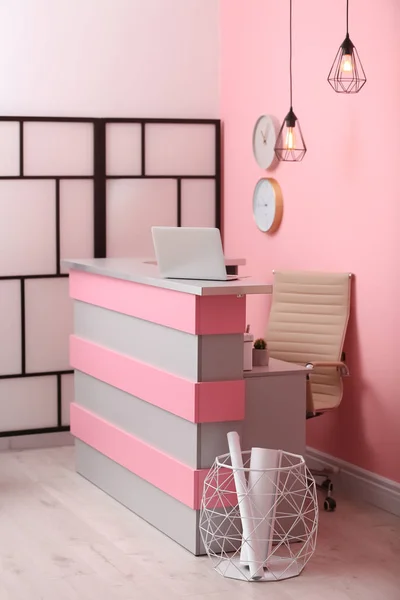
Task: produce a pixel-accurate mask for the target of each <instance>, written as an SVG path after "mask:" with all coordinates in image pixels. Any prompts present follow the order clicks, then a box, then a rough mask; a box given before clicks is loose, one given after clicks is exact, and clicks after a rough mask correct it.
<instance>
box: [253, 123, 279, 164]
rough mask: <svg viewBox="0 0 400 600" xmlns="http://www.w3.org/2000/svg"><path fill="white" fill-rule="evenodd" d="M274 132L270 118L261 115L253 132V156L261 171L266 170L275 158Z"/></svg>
mask: <svg viewBox="0 0 400 600" xmlns="http://www.w3.org/2000/svg"><path fill="white" fill-rule="evenodd" d="M275 143H276V131H275V126H274V122H273V120H272V117H270V116H269V115H261V117H259V119H258V120H257V123H256V124H255V126H254V130H253V154H254V158H255V159H256V161H257V164H258V166H259V167H261V168H262V169H268V167H269V166H270V165H271V163H272V161H273V160H274V156H275V151H274V149H275Z"/></svg>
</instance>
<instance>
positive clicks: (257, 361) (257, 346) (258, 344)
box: [253, 338, 269, 367]
mask: <svg viewBox="0 0 400 600" xmlns="http://www.w3.org/2000/svg"><path fill="white" fill-rule="evenodd" d="M268 363H269V355H268V347H267V342H266V341H265V340H264V339H262V338H258V339H257V340H256V341H255V342H254V348H253V365H254V366H255V367H267V366H268Z"/></svg>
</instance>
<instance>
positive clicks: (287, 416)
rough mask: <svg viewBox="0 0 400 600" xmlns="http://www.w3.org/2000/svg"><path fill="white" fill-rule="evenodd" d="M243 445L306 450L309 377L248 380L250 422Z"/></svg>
mask: <svg viewBox="0 0 400 600" xmlns="http://www.w3.org/2000/svg"><path fill="white" fill-rule="evenodd" d="M242 446H243V449H244V450H250V449H251V448H252V447H261V448H275V449H281V450H286V451H287V452H293V453H295V454H301V455H303V456H304V454H305V450H306V375H305V373H304V372H301V371H300V372H299V373H293V374H291V375H287V376H286V377H281V376H279V377H251V378H249V379H246V419H245V421H244V430H243V440H242Z"/></svg>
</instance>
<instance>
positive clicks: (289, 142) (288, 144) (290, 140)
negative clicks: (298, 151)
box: [285, 127, 296, 150]
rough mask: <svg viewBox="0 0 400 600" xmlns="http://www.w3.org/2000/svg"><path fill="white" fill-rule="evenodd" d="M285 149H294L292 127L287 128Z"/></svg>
mask: <svg viewBox="0 0 400 600" xmlns="http://www.w3.org/2000/svg"><path fill="white" fill-rule="evenodd" d="M285 147H286V150H294V149H295V148H296V137H295V134H294V127H288V128H287V132H286V141H285Z"/></svg>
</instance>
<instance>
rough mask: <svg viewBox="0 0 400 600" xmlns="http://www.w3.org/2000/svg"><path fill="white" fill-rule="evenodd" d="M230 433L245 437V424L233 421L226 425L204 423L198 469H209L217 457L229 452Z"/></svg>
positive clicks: (200, 437) (201, 431)
mask: <svg viewBox="0 0 400 600" xmlns="http://www.w3.org/2000/svg"><path fill="white" fill-rule="evenodd" d="M229 431H237V432H238V434H239V436H240V438H242V436H243V431H244V422H243V421H232V422H226V423H202V424H201V425H199V451H198V468H199V469H207V468H209V467H211V465H212V464H213V462H214V460H215V457H216V456H220V455H221V454H226V453H227V452H228V451H229V448H228V438H227V437H226V436H227V434H228V433H229Z"/></svg>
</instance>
